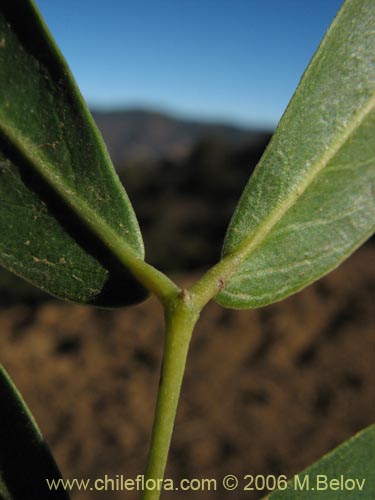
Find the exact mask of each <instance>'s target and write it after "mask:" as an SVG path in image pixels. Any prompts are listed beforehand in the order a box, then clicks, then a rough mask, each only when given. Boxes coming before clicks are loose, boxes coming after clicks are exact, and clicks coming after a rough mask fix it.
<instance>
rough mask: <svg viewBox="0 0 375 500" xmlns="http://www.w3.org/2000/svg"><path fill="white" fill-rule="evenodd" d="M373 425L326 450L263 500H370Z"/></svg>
mask: <svg viewBox="0 0 375 500" xmlns="http://www.w3.org/2000/svg"><path fill="white" fill-rule="evenodd" d="M374 456H375V425H372V426H370V427H367V429H364V430H363V431H361V432H359V433H358V434H357V435H355V436H354V437H352V438H351V439H349V440H348V441H346V442H345V443H343V444H341V445H340V446H339V447H338V448H336V449H335V450H333V451H332V452H331V453H328V454H327V455H326V456H324V457H323V458H322V459H320V460H319V461H318V462H316V463H315V464H313V465H311V466H310V467H308V468H307V469H306V470H305V471H303V472H301V473H300V474H298V475H297V476H295V477H294V478H293V479H291V481H289V486H288V488H287V489H285V490H283V491H275V492H274V493H272V494H271V495H269V496H267V497H266V498H265V499H264V500H315V499H319V500H337V499H338V498H339V499H342V500H359V499H360V500H374V498H375V467H374Z"/></svg>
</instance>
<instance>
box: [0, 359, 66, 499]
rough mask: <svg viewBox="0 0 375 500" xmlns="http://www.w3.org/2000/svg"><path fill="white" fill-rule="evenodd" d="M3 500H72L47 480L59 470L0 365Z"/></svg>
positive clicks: (56, 477) (0, 481) (0, 488)
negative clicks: (51, 485) (53, 489)
mask: <svg viewBox="0 0 375 500" xmlns="http://www.w3.org/2000/svg"><path fill="white" fill-rule="evenodd" d="M0 402H1V404H0V498H4V499H5V500H25V499H27V500H44V499H47V498H52V497H53V498H54V499H57V500H60V499H61V500H68V499H69V495H68V493H67V492H66V491H64V490H63V489H62V488H59V489H58V490H56V491H54V492H53V493H51V490H50V489H49V487H48V484H47V482H46V479H48V480H49V481H52V480H55V481H58V480H59V479H60V478H61V475H60V472H59V469H58V467H57V465H56V463H55V461H54V459H53V457H52V455H51V452H50V451H49V449H48V446H47V444H46V442H45V441H44V439H43V436H42V435H41V433H40V431H39V429H38V427H37V425H36V423H35V421H34V419H33V417H32V415H31V413H30V411H29V409H28V408H27V406H26V404H25V402H24V401H23V399H22V397H21V395H20V394H19V392H18V391H17V389H16V388H15V387H14V385H13V383H12V382H11V380H10V379H9V376H8V375H7V373H6V372H5V370H4V368H3V367H2V366H1V365H0Z"/></svg>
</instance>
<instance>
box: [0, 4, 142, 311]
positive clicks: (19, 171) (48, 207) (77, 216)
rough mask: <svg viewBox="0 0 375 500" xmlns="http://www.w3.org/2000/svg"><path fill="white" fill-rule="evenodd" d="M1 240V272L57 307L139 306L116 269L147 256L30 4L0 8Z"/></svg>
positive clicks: (138, 293) (137, 292) (131, 285)
mask: <svg viewBox="0 0 375 500" xmlns="http://www.w3.org/2000/svg"><path fill="white" fill-rule="evenodd" d="M0 234H1V239H0V263H1V264H2V265H4V266H5V267H6V268H8V269H9V270H11V271H13V272H14V273H16V274H18V275H19V276H22V277H23V278H25V279H26V280H28V281H30V282H31V283H33V284H35V285H37V286H39V287H40V288H42V289H44V290H45V291H47V292H49V293H51V294H53V295H55V296H57V297H61V298H64V299H68V300H72V301H76V302H81V303H91V304H96V305H101V306H117V305H124V304H129V303H133V302H137V301H139V300H141V299H143V298H144V297H145V291H144V290H143V288H142V287H141V286H140V285H138V283H137V282H135V280H134V279H133V278H132V277H130V275H129V273H128V272H127V271H124V266H123V264H120V262H119V260H120V254H122V253H123V254H126V255H130V256H131V258H133V259H143V256H144V251H143V243H142V238H141V235H140V231H139V227H138V223H137V220H136V218H135V215H134V212H133V209H132V207H131V205H130V202H129V200H128V198H127V195H126V193H125V191H124V189H123V187H122V186H121V183H120V181H119V179H118V177H117V175H116V173H115V171H114V168H113V166H112V164H111V161H110V159H109V156H108V153H107V151H106V148H105V146H104V143H103V141H102V138H101V136H100V134H99V132H98V130H97V128H96V126H95V124H94V121H93V119H92V117H91V115H90V113H89V111H88V109H87V107H86V105H85V103H84V101H83V98H82V96H81V95H80V93H79V91H78V89H77V87H76V85H75V83H74V80H73V77H72V75H71V73H70V71H69V68H68V67H67V65H66V63H65V61H64V60H63V58H62V56H61V54H60V52H59V49H58V48H57V47H56V45H55V43H54V41H53V40H52V38H51V36H50V34H49V33H48V30H47V28H46V26H45V24H44V22H43V21H42V19H41V17H40V15H39V13H38V12H37V11H36V9H35V7H34V4H33V3H32V2H31V1H30V0H12V1H10V2H1V6H0ZM119 248H121V251H119V250H118V249H119Z"/></svg>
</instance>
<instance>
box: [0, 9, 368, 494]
mask: <svg viewBox="0 0 375 500" xmlns="http://www.w3.org/2000/svg"><path fill="white" fill-rule="evenodd" d="M340 4H341V2H340V1H336V0H328V1H327V0H316V1H315V2H308V1H304V2H300V1H295V0H285V1H283V2H281V1H276V0H268V1H260V0H236V2H229V1H227V0H220V1H211V0H204V1H199V2H198V1H197V0H191V1H182V0H181V1H180V0H179V1H175V0H173V1H172V0H155V1H153V2H150V1H139V2H130V1H127V0H126V1H120V0H118V1H117V0H110V1H107V2H105V3H103V2H99V1H97V0H92V1H90V2H89V1H86V0H83V1H81V2H76V1H73V0H64V2H50V1H49V0H37V5H38V7H39V9H40V10H41V12H42V14H43V16H44V18H45V20H46V22H47V24H48V26H49V27H50V30H51V32H52V34H53V36H54V37H55V39H56V41H57V43H58V44H59V46H60V48H61V50H62V52H63V54H64V55H65V57H66V59H67V61H68V63H69V65H70V66H71V69H72V71H73V73H74V76H75V77H76V79H77V82H78V85H79V86H80V88H81V91H82V93H83V95H84V97H85V99H86V101H87V103H88V105H89V107H90V109H91V110H92V112H93V116H94V118H95V120H96V122H97V124H98V127H99V129H100V130H101V132H102V134H103V136H104V139H105V141H106V144H107V146H108V149H109V152H110V154H111V157H112V159H113V162H114V165H115V167H116V169H117V172H118V174H119V176H120V178H121V180H122V181H123V183H124V185H125V186H126V190H127V192H128V194H129V196H130V199H131V200H132V203H133V206H134V208H135V211H136V213H137V216H138V220H139V222H140V226H141V229H142V232H143V235H144V240H145V245H146V254H147V259H148V261H149V262H150V263H152V264H154V265H156V266H157V267H159V268H161V269H163V270H164V271H167V272H168V273H169V274H170V275H171V276H173V277H174V278H175V279H176V280H177V281H178V283H179V284H182V285H184V286H187V285H189V283H190V282H192V281H193V280H194V279H196V278H197V277H198V276H199V275H200V274H202V272H204V270H205V269H207V267H208V266H210V265H212V264H214V263H215V262H216V261H217V260H218V259H219V257H220V247H221V243H222V240H223V237H224V234H225V230H226V227H227V224H228V222H229V220H230V216H231V213H232V212H233V209H234V207H235V205H236V202H237V200H238V198H239V196H240V194H241V192H242V189H243V187H244V185H245V183H246V181H247V179H248V178H249V176H250V174H251V172H252V170H253V169H254V167H255V165H256V163H257V161H258V160H259V158H260V156H261V154H262V152H263V150H264V148H265V147H266V145H267V143H268V142H269V139H270V137H271V136H272V133H273V131H274V129H275V126H276V124H277V122H278V120H279V119H280V117H281V115H282V112H283V110H284V109H285V107H286V105H287V103H288V101H289V99H290V98H291V96H292V94H293V92H294V90H295V88H296V86H297V84H298V81H299V79H300V77H301V75H302V73H303V71H304V69H305V67H306V65H307V64H308V62H309V60H310V58H311V56H312V55H313V53H314V51H315V50H316V48H317V46H318V44H319V42H320V40H321V38H322V36H323V35H324V33H325V31H326V29H327V28H328V26H329V24H330V22H331V21H332V19H333V17H334V15H335V13H336V12H337V10H338V8H339V6H340ZM374 251H375V249H374V245H373V243H372V242H368V243H366V244H365V245H364V246H363V247H362V248H361V249H359V250H358V251H357V252H356V253H355V254H354V255H353V256H352V257H351V258H350V259H349V260H348V261H347V262H346V263H345V264H343V265H342V266H341V267H340V268H339V269H337V270H336V271H334V272H333V273H331V274H330V275H329V276H327V277H326V278H324V279H322V280H320V281H319V282H318V283H316V284H314V285H312V286H310V287H308V288H307V289H306V290H304V291H303V292H301V293H299V294H298V295H296V296H293V297H290V298H289V299H287V300H285V301H283V302H281V303H277V304H275V305H273V306H270V307H267V308H263V309H260V310H256V311H241V312H240V311H231V310H224V309H221V308H219V307H218V306H216V305H214V304H212V305H210V306H209V307H208V308H207V309H206V310H205V311H204V313H203V314H202V321H201V323H200V325H199V327H198V329H197V332H196V334H195V335H194V338H193V341H192V347H191V353H190V356H189V360H188V367H187V374H186V379H185V382H184V386H183V392H182V397H181V403H180V407H179V411H178V416H177V422H176V428H175V433H174V437H173V445H172V449H171V455H170V462H169V466H168V470H167V474H166V476H167V477H173V478H176V479H179V478H195V477H198V478H200V477H213V478H217V479H218V480H219V479H220V478H222V477H224V476H225V475H226V474H236V475H238V476H239V477H241V476H244V475H246V474H287V475H290V474H293V473H295V472H297V471H299V470H301V469H302V468H304V467H305V466H306V465H308V464H309V463H310V462H311V461H313V460H315V459H316V458H318V457H319V456H321V455H322V454H323V453H325V452H327V451H328V450H329V449H331V448H332V447H334V446H335V445H337V444H338V443H339V442H341V441H343V440H344V439H346V438H348V437H349V436H350V435H352V434H353V433H355V432H356V431H358V430H359V429H361V428H362V427H364V426H366V425H368V424H370V423H371V422H373V421H374V417H375V407H374V403H373V395H374V389H375V387H374V386H375V382H374V381H375V369H374V364H373V357H374V340H375V313H374V289H375V268H374ZM0 278H1V279H0V304H1V305H0V325H1V331H2V335H1V336H0V348H1V352H2V362H3V363H4V365H5V367H6V368H7V369H8V371H9V372H10V374H11V376H12V378H13V379H14V381H15V382H16V384H17V386H18V387H19V389H20V390H21V392H22V394H23V395H24V397H25V399H26V401H27V403H28V404H29V406H30V408H31V409H32V412H33V413H34V415H35V417H36V419H37V421H38V422H39V424H40V427H41V429H42V431H43V433H44V434H45V436H46V438H47V440H48V442H49V443H50V445H51V447H52V450H53V452H54V454H55V456H56V459H57V461H58V463H59V465H60V467H61V469H62V472H63V474H64V476H65V477H68V478H73V477H84V478H93V479H94V478H97V477H103V476H104V475H105V474H108V475H110V476H115V475H116V474H123V475H124V476H126V477H130V478H134V477H135V476H136V475H137V474H141V473H142V472H143V468H144V464H145V460H146V453H147V448H148V441H149V433H150V429H151V424H152V414H153V410H154V403H155V397H156V390H157V385H158V376H159V375H158V373H159V369H160V362H161V351H162V342H163V325H162V315H161V310H160V308H159V306H158V305H157V303H156V302H155V301H154V300H153V299H149V300H148V301H147V302H145V303H144V304H142V305H139V306H136V307H134V308H131V309H126V310H117V311H105V310H95V309H92V308H89V307H81V306H75V305H71V304H67V303H63V302H59V301H56V300H53V299H51V298H50V297H47V296H45V295H43V294H42V293H41V292H39V291H38V290H36V289H34V288H32V287H31V286H29V285H27V284H25V283H23V282H22V281H19V280H18V279H16V278H14V277H13V276H12V275H10V274H8V273H6V272H5V271H3V270H1V275H0ZM245 493H246V494H245ZM263 494H264V493H261V492H260V493H258V494H254V495H253V496H251V492H244V493H243V498H248V499H251V498H254V499H256V498H260V497H262V496H263ZM123 495H124V493H123V492H118V493H116V492H107V493H99V492H98V493H95V494H93V493H92V492H90V494H89V493H84V492H73V493H72V496H73V498H77V499H80V500H84V499H89V498H98V499H99V498H100V499H101V498H111V499H112V498H113V499H117V498H122V497H123ZM203 496H204V498H207V499H208V498H213V499H214V498H227V497H228V498H229V497H233V493H230V492H227V493H226V492H225V491H218V492H216V493H214V492H212V493H209V492H205V493H200V492H199V493H198V492H197V493H190V494H189V493H188V492H185V493H181V494H180V496H177V495H176V494H173V495H168V494H166V495H165V497H166V498H168V497H169V498H186V499H189V498H201V497H203ZM127 498H136V495H134V496H132V495H131V494H130V493H128V494H127ZM236 498H242V497H241V494H240V493H239V492H238V491H237V492H236Z"/></svg>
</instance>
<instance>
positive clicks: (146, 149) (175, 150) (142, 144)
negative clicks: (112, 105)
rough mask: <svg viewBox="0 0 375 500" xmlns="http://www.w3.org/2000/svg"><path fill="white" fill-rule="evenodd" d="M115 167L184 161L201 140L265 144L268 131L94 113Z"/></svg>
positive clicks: (151, 114)
mask: <svg viewBox="0 0 375 500" xmlns="http://www.w3.org/2000/svg"><path fill="white" fill-rule="evenodd" d="M92 114H93V116H94V119H95V121H96V123H97V125H98V127H99V129H100V131H101V132H102V134H103V137H104V140H105V142H106V144H107V147H108V150H109V153H110V155H111V157H112V160H113V162H114V164H115V165H116V166H118V165H123V164H124V162H128V161H130V162H149V161H155V160H159V159H161V158H166V159H171V160H182V159H184V158H185V157H186V156H187V155H188V154H189V152H190V151H191V149H192V147H193V146H194V145H195V143H196V142H197V141H199V140H201V139H215V140H222V141H225V142H227V143H229V144H231V145H233V146H244V145H245V144H246V145H247V146H250V145H255V144H257V143H258V142H259V141H261V142H262V140H263V138H264V136H265V135H268V132H267V131H263V130H256V129H246V128H240V127H236V126H234V125H231V124H225V123H214V122H212V123H211V122H205V121H198V120H196V121H193V120H183V119H179V118H176V117H173V116H171V115H168V114H166V113H159V112H155V111H149V110H141V109H129V110H121V111H108V112H99V111H95V110H94V111H92Z"/></svg>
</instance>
